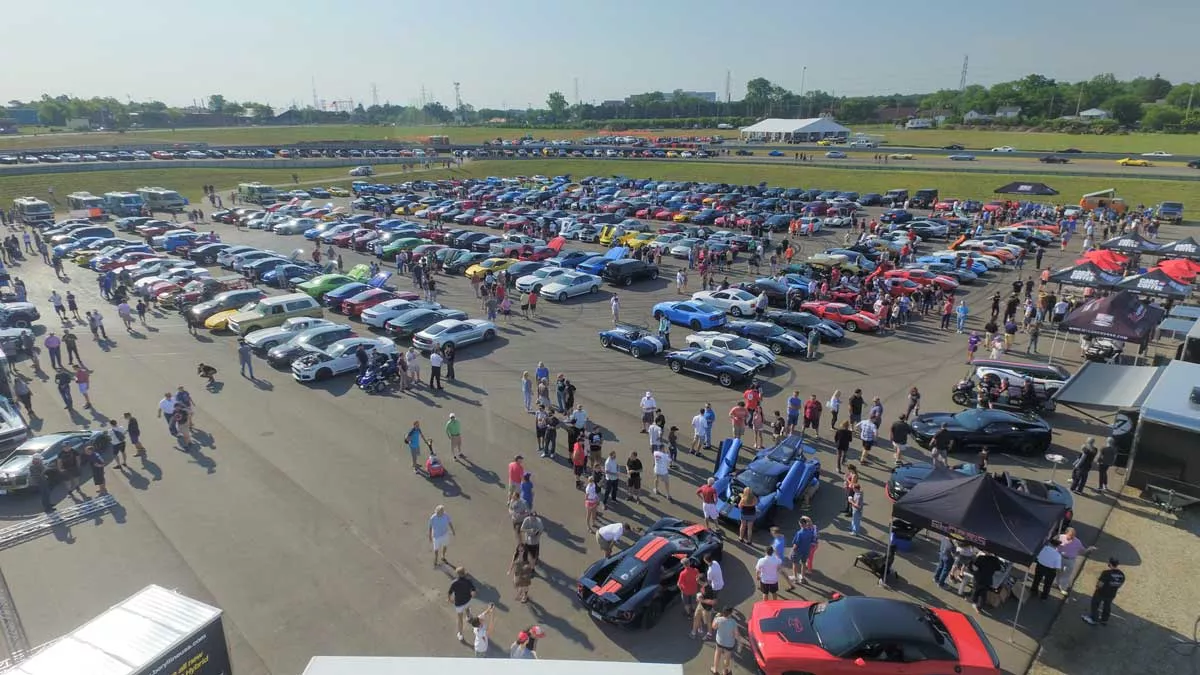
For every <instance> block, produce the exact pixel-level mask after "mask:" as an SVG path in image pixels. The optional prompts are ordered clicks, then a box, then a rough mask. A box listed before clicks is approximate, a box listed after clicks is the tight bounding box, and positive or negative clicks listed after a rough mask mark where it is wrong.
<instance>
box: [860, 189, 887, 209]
mask: <svg viewBox="0 0 1200 675" xmlns="http://www.w3.org/2000/svg"><path fill="white" fill-rule="evenodd" d="M858 203H859V204H861V205H863V206H879V205H880V204H883V195H881V194H879V193H878V192H868V193H866V194H865V195H860V196H859V198H858Z"/></svg>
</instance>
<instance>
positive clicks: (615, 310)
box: [608, 293, 621, 326]
mask: <svg viewBox="0 0 1200 675" xmlns="http://www.w3.org/2000/svg"><path fill="white" fill-rule="evenodd" d="M608 305H609V307H610V308H611V309H612V322H613V325H614V326H615V325H617V324H618V323H619V322H620V321H621V299H620V298H619V297H617V294H616V293H614V294H613V296H612V298H610V299H609V301H608Z"/></svg>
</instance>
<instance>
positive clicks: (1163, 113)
mask: <svg viewBox="0 0 1200 675" xmlns="http://www.w3.org/2000/svg"><path fill="white" fill-rule="evenodd" d="M1181 122H1183V111H1182V110H1180V109H1179V108H1175V107H1173V106H1169V105H1152V106H1149V107H1147V108H1146V113H1145V114H1144V115H1142V129H1143V130H1144V131H1162V130H1164V129H1171V128H1173V127H1176V126H1178V125H1179V124H1180V123H1181Z"/></svg>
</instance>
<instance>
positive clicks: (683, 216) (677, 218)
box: [671, 211, 692, 223]
mask: <svg viewBox="0 0 1200 675" xmlns="http://www.w3.org/2000/svg"><path fill="white" fill-rule="evenodd" d="M691 219H692V212H691V211H680V212H679V213H676V214H675V215H673V216H671V220H672V221H674V222H676V223H686V222H689V221H690V220H691Z"/></svg>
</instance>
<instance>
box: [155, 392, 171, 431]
mask: <svg viewBox="0 0 1200 675" xmlns="http://www.w3.org/2000/svg"><path fill="white" fill-rule="evenodd" d="M158 416H159V417H161V418H163V420H164V421H165V422H166V423H167V431H170V432H171V435H172V436H174V435H175V399H174V398H172V397H171V392H167V393H165V394H163V397H162V400H161V401H159V402H158Z"/></svg>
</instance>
